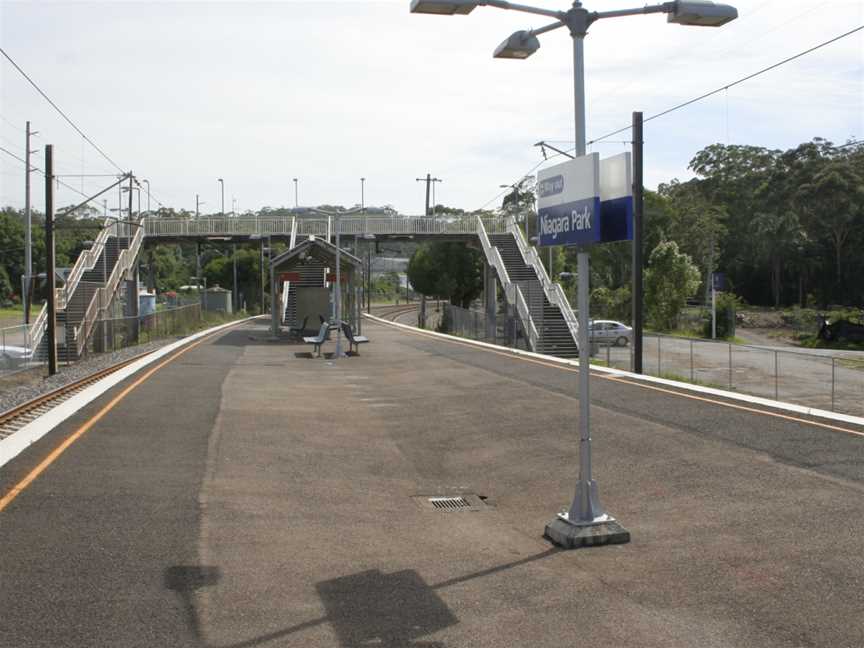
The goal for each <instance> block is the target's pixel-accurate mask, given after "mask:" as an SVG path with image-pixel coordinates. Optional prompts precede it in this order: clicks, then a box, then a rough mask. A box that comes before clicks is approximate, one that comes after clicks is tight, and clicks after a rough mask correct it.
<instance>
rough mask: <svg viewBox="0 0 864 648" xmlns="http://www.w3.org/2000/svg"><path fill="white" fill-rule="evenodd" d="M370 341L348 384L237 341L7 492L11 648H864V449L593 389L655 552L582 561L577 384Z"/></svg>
mask: <svg viewBox="0 0 864 648" xmlns="http://www.w3.org/2000/svg"><path fill="white" fill-rule="evenodd" d="M364 334H367V335H369V337H370V338H371V339H372V341H371V342H370V343H369V344H367V345H364V346H363V348H362V351H361V355H359V356H355V357H352V358H348V359H343V360H339V361H336V362H334V361H333V360H332V359H331V360H327V359H315V358H310V357H307V351H308V349H307V348H306V347H304V346H302V345H296V344H289V343H287V342H284V341H283V342H277V343H273V342H268V335H267V331H266V325H265V324H263V323H262V324H248V325H243V326H241V327H238V328H236V329H234V330H232V331H229V332H227V333H224V334H220V335H217V336H215V337H213V338H209V339H207V340H206V341H204V342H203V343H201V344H200V345H198V346H196V347H194V348H192V349H190V350H188V351H186V352H185V353H184V354H183V355H180V356H178V357H177V358H176V359H174V360H173V361H171V362H170V363H168V364H166V365H165V366H164V367H163V368H161V369H159V370H158V371H157V372H155V373H154V374H153V375H152V376H151V377H150V378H148V379H146V380H143V381H142V382H141V383H140V384H139V385H138V386H137V387H135V388H134V389H131V390H128V388H129V387H130V386H131V385H130V383H129V382H127V383H124V384H122V385H119V386H118V387H117V388H115V389H113V390H112V391H111V392H109V393H108V394H106V395H105V396H104V397H103V398H101V399H100V400H99V401H98V402H95V403H93V404H91V405H88V406H87V407H85V408H84V409H82V410H81V411H80V412H79V413H78V414H76V415H75V416H74V417H73V419H70V420H68V421H66V422H65V423H63V424H62V425H61V426H60V427H59V428H58V429H57V430H55V431H54V432H52V433H51V434H49V435H48V436H46V437H45V438H44V439H43V440H42V441H41V442H39V443H38V444H36V445H35V446H33V447H31V449H30V450H28V451H27V452H26V453H25V454H23V455H21V456H20V457H19V458H18V459H16V460H15V461H13V462H12V463H11V464H9V465H7V466H5V467H4V468H3V469H2V472H0V498H4V499H0V501H3V502H5V503H4V504H0V508H2V510H0V547H2V551H0V574H2V579H0V610H2V614H0V646H3V648H7V647H8V648H29V647H31V646H46V647H47V646H51V647H52V648H54V647H58V646H64V647H65V646H82V647H85V646H86V647H88V648H91V647H98V646H112V647H113V646H117V647H123V648H133V647H137V646H142V647H143V646H148V647H152V646H201V647H205V648H216V647H219V648H227V647H229V646H231V647H236V648H240V647H246V646H249V647H251V646H303V647H307V646H308V647H313V648H314V647H318V646H321V647H324V646H328V647H329V646H341V647H348V646H361V645H375V646H390V647H392V648H396V647H397V646H398V647H403V646H424V647H426V648H430V647H437V648H444V647H450V648H455V647H459V646H472V647H473V646H478V647H481V648H485V647H489V648H501V647H508V646H514V647H515V646H553V645H574V643H576V642H577V639H576V638H577V637H578V644H579V645H591V646H599V647H609V648H627V647H633V648H653V647H657V648H661V647H662V648H669V647H670V646H671V647H682V648H683V647H688V648H689V647H692V646H700V648H701V647H714V646H716V647H720V646H723V647H726V646H735V647H752V648H781V647H783V648H788V647H791V646H843V647H849V648H852V647H856V648H857V647H858V646H861V645H864V599H862V597H861V595H860V592H861V586H862V584H864V581H862V574H864V558H862V556H864V497H862V495H864V428H862V427H858V426H852V425H848V424H843V425H839V424H830V423H829V424H826V423H825V422H824V421H823V422H819V421H808V420H802V419H796V418H794V417H788V416H785V415H783V414H782V413H778V412H772V411H770V410H760V409H759V408H742V406H741V404H740V403H734V402H728V401H715V400H711V399H705V398H703V397H698V396H694V395H689V394H678V393H675V390H666V389H665V388H658V387H656V386H650V385H649V386H643V385H639V384H634V383H633V382H632V381H629V380H626V379H618V378H615V379H609V378H602V377H600V376H599V375H598V376H597V377H596V379H595V380H593V381H592V402H593V408H592V417H593V435H594V440H595V443H594V452H595V466H596V469H595V470H596V477H597V479H598V481H599V484H600V489H601V498H602V500H603V502H604V504H605V505H606V507H607V508H608V509H609V510H610V512H611V513H613V514H614V515H615V516H616V517H617V518H618V519H619V520H620V521H621V523H622V524H623V525H624V526H625V527H627V528H628V529H629V530H630V532H631V534H632V537H633V540H632V542H631V543H630V544H627V545H620V546H614V547H602V548H596V549H588V550H579V551H574V552H562V551H557V550H555V549H554V548H552V547H550V545H549V544H548V543H547V542H546V541H545V540H544V539H543V538H542V537H541V534H542V530H543V527H544V525H545V523H546V522H548V521H549V520H550V519H551V518H552V517H553V516H554V513H555V512H556V511H558V510H559V509H560V508H561V507H563V506H566V505H567V504H568V502H569V499H570V496H571V495H572V492H573V485H574V475H575V465H576V463H577V462H576V446H577V443H576V430H575V429H574V421H575V420H576V417H577V414H578V406H577V402H576V399H575V398H574V395H575V393H576V384H575V383H576V380H577V378H576V373H575V372H573V371H571V370H569V369H567V368H561V367H560V366H557V365H553V364H549V363H545V362H542V361H537V360H533V359H520V358H515V357H513V356H511V355H510V354H507V353H502V352H498V351H493V350H483V349H478V348H475V347H471V346H469V345H467V344H465V343H464V342H460V341H442V340H440V339H433V338H431V337H429V336H428V335H426V334H423V333H421V332H403V331H401V330H394V329H393V328H391V327H387V326H385V325H380V324H374V323H367V324H366V326H364ZM325 351H332V344H330V343H328V345H327V347H325ZM130 380H131V379H130ZM127 390H128V391H127ZM121 395H122V398H121ZM96 416H98V418H97V419H94V417H96ZM82 426H89V427H86V429H84V428H82ZM82 429H84V431H83V432H81V431H82ZM76 432H79V433H81V435H80V437H78V438H77V440H75V441H74V442H73V443H72V444H71V445H69V446H68V448H67V449H65V451H63V452H61V453H58V447H59V445H60V443H61V442H62V441H63V440H64V439H67V438H69V436H70V435H71V434H74V433H76ZM40 464H41V465H43V466H44V470H43V471H42V472H41V473H39V475H38V476H36V477H35V478H34V479H33V480H32V481H29V482H22V480H23V479H24V478H25V477H26V476H27V475H28V474H30V473H31V471H32V470H33V469H34V468H36V467H37V466H39V465H40ZM10 493H12V494H13V495H14V499H11V500H10V499H9V497H10ZM431 495H463V496H465V497H472V498H473V496H475V495H476V496H483V498H485V499H479V497H478V498H477V499H472V501H473V502H475V507H474V508H475V509H476V510H471V511H460V512H439V511H436V510H434V509H433V508H432V507H431V506H430V505H429V504H428V496H431Z"/></svg>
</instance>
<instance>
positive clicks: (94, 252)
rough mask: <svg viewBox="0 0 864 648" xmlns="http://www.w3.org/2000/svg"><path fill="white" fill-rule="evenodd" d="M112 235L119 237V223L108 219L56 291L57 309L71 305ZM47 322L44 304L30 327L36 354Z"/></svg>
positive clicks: (45, 305) (55, 305) (55, 301)
mask: <svg viewBox="0 0 864 648" xmlns="http://www.w3.org/2000/svg"><path fill="white" fill-rule="evenodd" d="M112 235H113V236H116V235H117V223H116V221H115V220H113V219H111V218H106V219H105V222H104V223H103V224H102V229H101V230H100V231H99V234H98V236H97V237H96V240H95V241H93V246H92V247H91V248H90V249H89V250H85V251H84V252H82V253H81V254H79V255H78V258H77V259H76V260H75V264H74V265H73V266H72V270H71V272H70V273H69V276H68V277H67V278H66V284H65V285H64V286H63V287H61V288H55V289H54V307H55V308H57V309H61V310H62V309H64V308H66V306H67V305H68V304H69V300H70V299H71V298H72V295H73V294H74V293H75V289H76V288H77V287H78V284H79V283H80V281H81V277H82V276H83V275H84V273H85V272H87V271H88V270H92V269H93V268H95V267H96V263H98V261H99V258H100V257H101V255H102V252H103V251H104V250H105V244H106V242H107V241H108V238H109V237H110V236H112ZM47 321H48V304H47V303H46V304H42V309H41V310H40V311H39V315H37V316H36V319H35V320H33V323H32V324H31V325H30V332H29V333H30V342H31V345H32V347H31V348H32V349H33V353H34V354H35V352H36V349H38V348H39V345H40V344H41V343H42V336H43V335H44V333H45V325H46V323H47Z"/></svg>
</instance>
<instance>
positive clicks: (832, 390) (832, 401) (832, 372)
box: [831, 356, 836, 412]
mask: <svg viewBox="0 0 864 648" xmlns="http://www.w3.org/2000/svg"><path fill="white" fill-rule="evenodd" d="M835 360H836V358H834V356H831V411H832V412H833V411H834V381H835V379H834V376H835V370H834V368H835V367H836V362H835Z"/></svg>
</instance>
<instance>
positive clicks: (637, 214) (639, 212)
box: [632, 112, 645, 374]
mask: <svg viewBox="0 0 864 648" xmlns="http://www.w3.org/2000/svg"><path fill="white" fill-rule="evenodd" d="M642 148H643V147H642V113H641V112H634V113H633V268H632V272H633V373H637V374H641V373H642V324H643V321H644V315H643V305H644V299H643V297H642V233H643V223H642V221H643V218H644V215H645V213H644V200H643V193H642V164H643V162H642V153H643V151H642Z"/></svg>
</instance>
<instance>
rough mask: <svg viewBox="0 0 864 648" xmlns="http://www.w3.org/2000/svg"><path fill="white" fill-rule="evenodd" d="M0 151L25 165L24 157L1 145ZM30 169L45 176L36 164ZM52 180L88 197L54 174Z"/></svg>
mask: <svg viewBox="0 0 864 648" xmlns="http://www.w3.org/2000/svg"><path fill="white" fill-rule="evenodd" d="M0 151H2V152H3V153H5V154H6V155H9V156H11V157H13V158H15V159H16V160H18V161H19V162H20V163H21V164H23V165H24V166H25V167H26V166H27V161H26V160H25V159H24V158H22V157H19V156H18V155H16V154H15V153H13V152H12V151H9V150H8V149H5V148H3V147H2V146H0ZM30 170H31V171H36V172H37V173H41V174H42V176H43V177H44V176H45V172H44V171H43V170H42V169H40V168H39V167H37V166H33V165H32V164H31V165H30ZM54 181H55V182H56V183H57V184H59V185H62V186H64V187H66V188H67V189H69V190H70V191H74V192H75V193H76V194H78V195H79V196H83V197H84V198H87V197H88V196H87V194H85V193H82V192H81V191H79V190H78V189H76V188H75V187H73V186H72V185H70V184H67V183H65V182H63V181H62V180H60V178H59V177H58V176H54Z"/></svg>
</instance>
